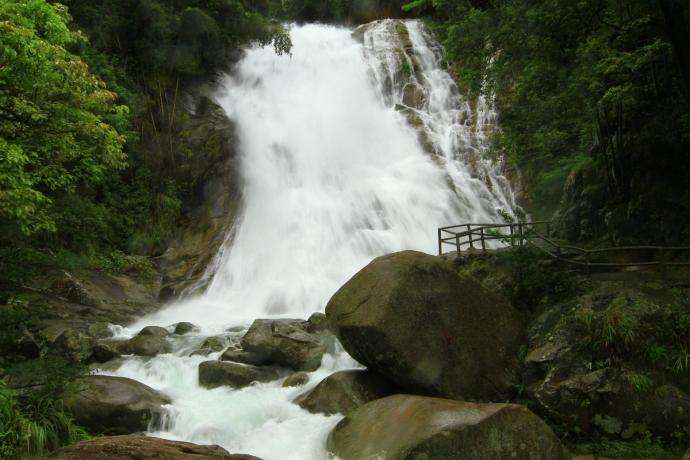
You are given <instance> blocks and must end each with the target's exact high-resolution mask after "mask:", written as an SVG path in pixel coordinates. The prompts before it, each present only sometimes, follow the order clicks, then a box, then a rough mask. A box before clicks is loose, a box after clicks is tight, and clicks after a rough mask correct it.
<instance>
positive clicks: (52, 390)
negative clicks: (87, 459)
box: [0, 298, 88, 458]
mask: <svg viewBox="0 0 690 460" xmlns="http://www.w3.org/2000/svg"><path fill="white" fill-rule="evenodd" d="M40 314H41V312H36V311H31V310H30V309H29V307H28V305H27V303H26V302H24V301H22V300H20V299H17V298H14V299H9V302H8V304H7V305H4V306H3V305H0V356H1V357H2V361H1V363H2V366H3V367H4V369H3V370H2V372H3V374H4V375H3V377H4V378H5V380H0V457H1V458H26V457H32V458H33V457H38V458H43V457H45V455H46V454H47V453H48V452H49V451H51V450H53V449H55V448H57V447H60V446H62V445H65V444H69V443H73V442H77V441H80V440H83V439H87V438H88V433H86V432H85V431H84V430H83V429H82V428H80V427H78V426H77V425H75V424H74V422H73V421H72V419H71V418H70V417H69V416H68V415H67V414H66V413H65V412H64V411H63V408H62V401H61V398H62V395H64V394H65V393H66V392H70V391H76V390H77V388H76V386H75V383H74V382H75V378H76V377H78V376H80V375H82V374H83V373H84V369H83V368H82V367H81V366H79V365H75V364H72V363H71V362H69V361H67V360H66V359H65V358H64V357H62V356H59V355H57V354H56V353H55V351H54V350H53V349H52V348H51V347H49V346H47V345H46V344H43V343H41V342H40V340H39V341H38V342H34V344H35V345H34V346H35V347H36V348H30V349H29V350H28V351H27V349H26V347H25V346H22V342H21V340H22V339H23V338H26V337H27V334H30V333H29V332H28V330H29V329H33V328H34V326H35V325H36V321H37V319H39V316H40ZM27 353H28V354H27ZM6 382H10V384H11V386H12V388H9V387H8V384H7V383H6Z"/></svg>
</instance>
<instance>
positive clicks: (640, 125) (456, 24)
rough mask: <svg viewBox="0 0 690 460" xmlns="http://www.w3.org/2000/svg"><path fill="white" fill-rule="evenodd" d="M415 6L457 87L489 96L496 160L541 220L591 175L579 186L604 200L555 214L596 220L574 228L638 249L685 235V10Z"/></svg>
mask: <svg viewBox="0 0 690 460" xmlns="http://www.w3.org/2000/svg"><path fill="white" fill-rule="evenodd" d="M422 4H423V5H427V6H428V5H429V4H431V5H432V6H433V12H432V18H433V25H434V28H435V30H436V31H437V33H438V34H439V35H440V37H441V38H442V41H443V44H444V45H445V49H446V52H447V57H448V61H449V62H450V64H451V67H452V70H453V71H454V74H455V75H456V76H457V78H458V80H459V83H460V84H461V85H462V86H464V87H465V89H466V90H468V91H470V92H471V93H474V94H476V93H478V92H479V91H480V90H481V89H482V88H486V89H488V90H490V91H493V92H495V94H496V96H497V103H498V108H499V112H500V114H501V127H502V130H501V131H500V132H498V133H497V134H496V135H495V139H494V149H493V150H494V152H495V153H496V154H505V155H506V156H507V157H508V158H509V160H510V161H511V162H512V163H513V164H515V165H517V166H518V167H519V169H520V170H521V172H522V173H523V178H524V180H525V182H526V186H527V187H526V188H527V192H528V194H529V197H530V199H531V205H532V209H533V210H534V211H535V212H536V213H537V214H539V215H544V214H548V213H551V212H552V211H553V210H554V209H555V208H556V207H557V206H558V205H559V200H560V197H561V191H562V189H563V185H564V184H565V182H566V179H567V178H568V177H569V176H571V174H572V173H573V172H577V171H580V170H582V169H584V168H590V169H594V170H596V171H597V174H589V175H588V176H587V178H586V180H587V181H588V182H587V183H585V184H584V186H585V187H594V188H599V189H601V193H600V194H599V195H598V196H601V197H603V198H602V199H601V200H600V201H596V202H591V203H587V200H589V199H590V196H588V195H587V194H586V193H581V194H574V195H572V196H571V197H569V198H572V201H569V202H566V203H564V205H563V207H564V208H565V209H564V210H565V211H567V210H568V209H569V208H573V207H579V208H582V207H583V206H589V207H590V208H592V212H591V213H589V214H588V215H587V216H579V217H576V220H577V219H585V218H586V219H587V220H588V222H587V224H588V225H589V226H591V227H592V232H591V235H588V237H592V238H595V237H597V236H602V235H610V234H613V236H614V237H616V236H617V234H618V235H620V236H622V237H625V238H627V239H631V240H638V241H639V240H646V239H651V238H652V237H653V236H652V235H653V231H654V229H656V228H658V226H659V225H664V228H665V232H666V234H667V235H668V239H669V240H671V241H674V240H675V241H678V240H681V239H682V238H684V237H683V235H687V234H690V233H689V231H688V228H687V225H688V222H690V219H688V217H689V216H690V205H688V203H690V201H688V199H687V186H686V178H687V175H688V170H690V160H688V156H687V155H685V154H684V153H683V152H687V151H688V149H689V148H690V143H688V136H687V132H688V129H687V127H688V124H687V120H688V116H689V110H688V109H689V107H690V94H689V93H688V91H689V90H688V88H690V85H689V84H688V83H689V82H690V80H689V79H690V75H688V74H687V72H684V71H683V69H684V68H685V67H686V66H687V57H686V56H688V55H690V46H689V45H688V44H689V43H690V37H689V36H688V35H689V32H688V31H690V27H688V24H690V8H688V7H687V4H686V3H685V2H681V1H678V0H664V1H661V2H648V1H644V0H633V1H629V2H622V3H621V2H619V1H614V0H583V1H577V2H573V1H570V0H537V1H526V0H518V1H508V0H495V1H473V0H467V1H455V0H432V1H428V2H422V1H415V2H412V3H410V4H409V6H408V8H409V9H413V8H416V7H417V6H419V5H422ZM664 5H672V8H671V7H669V8H671V9H670V10H669V9H668V8H666V7H664ZM669 11H671V12H670V13H669ZM684 56H685V57H684ZM583 202H584V203H585V204H583ZM626 220H628V221H630V220H634V223H635V224H636V225H626V224H625V221H626ZM607 225H608V226H609V228H607ZM611 226H613V227H614V228H610V227H611ZM654 238H655V239H657V238H658V236H656V235H654Z"/></svg>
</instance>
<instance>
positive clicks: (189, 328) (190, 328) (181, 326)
mask: <svg viewBox="0 0 690 460" xmlns="http://www.w3.org/2000/svg"><path fill="white" fill-rule="evenodd" d="M198 330H199V328H198V327H197V326H196V325H195V324H192V323H188V322H186V321H182V322H181V323H177V324H175V330H174V331H173V332H174V333H175V334H177V335H184V334H189V333H190V332H194V331H198Z"/></svg>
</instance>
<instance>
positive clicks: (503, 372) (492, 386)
mask: <svg viewBox="0 0 690 460" xmlns="http://www.w3.org/2000/svg"><path fill="white" fill-rule="evenodd" d="M326 315H327V317H328V320H329V324H330V325H331V327H332V328H333V329H334V332H335V333H336V335H337V336H338V338H339V339H340V341H341V343H342V344H343V347H344V348H345V349H346V350H347V351H348V352H349V353H350V354H351V355H352V356H353V357H354V358H355V359H356V360H357V361H359V362H360V363H362V364H364V365H365V366H367V367H368V368H369V369H371V370H373V371H375V372H377V373H379V374H381V375H382V376H384V377H386V378H388V379H389V380H391V381H392V382H394V383H396V384H398V385H400V386H402V387H404V388H408V389H410V390H411V391H414V392H425V393H429V394H432V395H440V396H444V397H448V398H453V399H479V400H485V401H497V400H499V401H505V400H506V399H509V397H510V396H511V395H512V393H513V388H514V385H515V383H517V382H516V373H517V367H518V361H517V355H518V349H519V347H520V345H521V343H522V342H523V340H522V339H523V322H522V319H521V317H520V315H519V313H518V312H517V311H516V310H515V309H514V308H513V307H512V306H511V305H510V304H509V303H508V302H507V301H506V300H505V299H503V298H502V297H500V296H499V295H497V294H495V293H494V292H491V291H489V290H487V289H486V288H484V287H483V286H482V285H481V284H480V283H479V282H478V281H476V280H475V279H474V278H471V277H469V276H461V275H459V274H458V273H457V271H456V270H455V269H454V267H453V265H452V264H451V263H450V262H447V261H445V260H443V259H441V258H439V257H434V256H430V255H428V254H423V253H421V252H416V251H404V252H398V253H394V254H390V255H387V256H384V257H379V258H377V259H374V260H373V261H372V262H371V263H370V264H369V265H367V266H366V267H364V268H363V269H362V270H361V271H360V272H359V273H357V274H356V275H355V276H354V277H352V278H351V279H350V280H349V281H348V282H347V283H345V285H344V286H342V287H341V288H340V289H339V290H338V292H336V293H335V295H333V297H332V298H331V300H330V301H329V302H328V305H327V306H326Z"/></svg>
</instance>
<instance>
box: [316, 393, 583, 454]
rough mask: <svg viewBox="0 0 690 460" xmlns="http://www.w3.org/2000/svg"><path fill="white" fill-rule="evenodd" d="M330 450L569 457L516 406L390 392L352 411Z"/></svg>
mask: <svg viewBox="0 0 690 460" xmlns="http://www.w3.org/2000/svg"><path fill="white" fill-rule="evenodd" d="M328 449H329V451H331V452H333V453H334V454H335V455H336V456H337V457H338V458H341V459H342V460H359V459H364V458H376V459H380V460H402V459H405V460H407V459H409V460H412V459H434V460H446V459H447V460H451V459H452V460H484V459H493V458H495V459H499V458H500V459H504V458H505V459H509V458H515V459H523V460H535V459H543V460H561V459H563V460H565V459H570V458H571V456H570V454H569V453H568V451H567V449H565V447H563V445H562V444H561V443H560V441H559V440H558V438H557V437H556V435H554V433H553V432H552V431H551V429H550V428H549V427H548V426H547V425H546V423H544V422H543V421H542V420H541V419H540V418H539V417H537V416H536V415H534V414H533V413H532V412H530V411H529V410H528V409H527V408H525V407H524V406H520V405H517V404H478V403H470V402H462V401H453V400H449V399H440V398H430V397H424V396H411V395H394V396H389V397H387V398H383V399H377V400H375V401H372V402H370V403H368V404H365V405H363V406H361V407H359V408H358V409H355V410H354V411H352V412H351V413H350V414H349V415H348V416H347V417H346V418H345V419H343V420H342V421H341V422H340V423H338V425H337V426H336V427H335V428H334V429H333V431H332V432H331V434H330V435H329V437H328Z"/></svg>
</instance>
